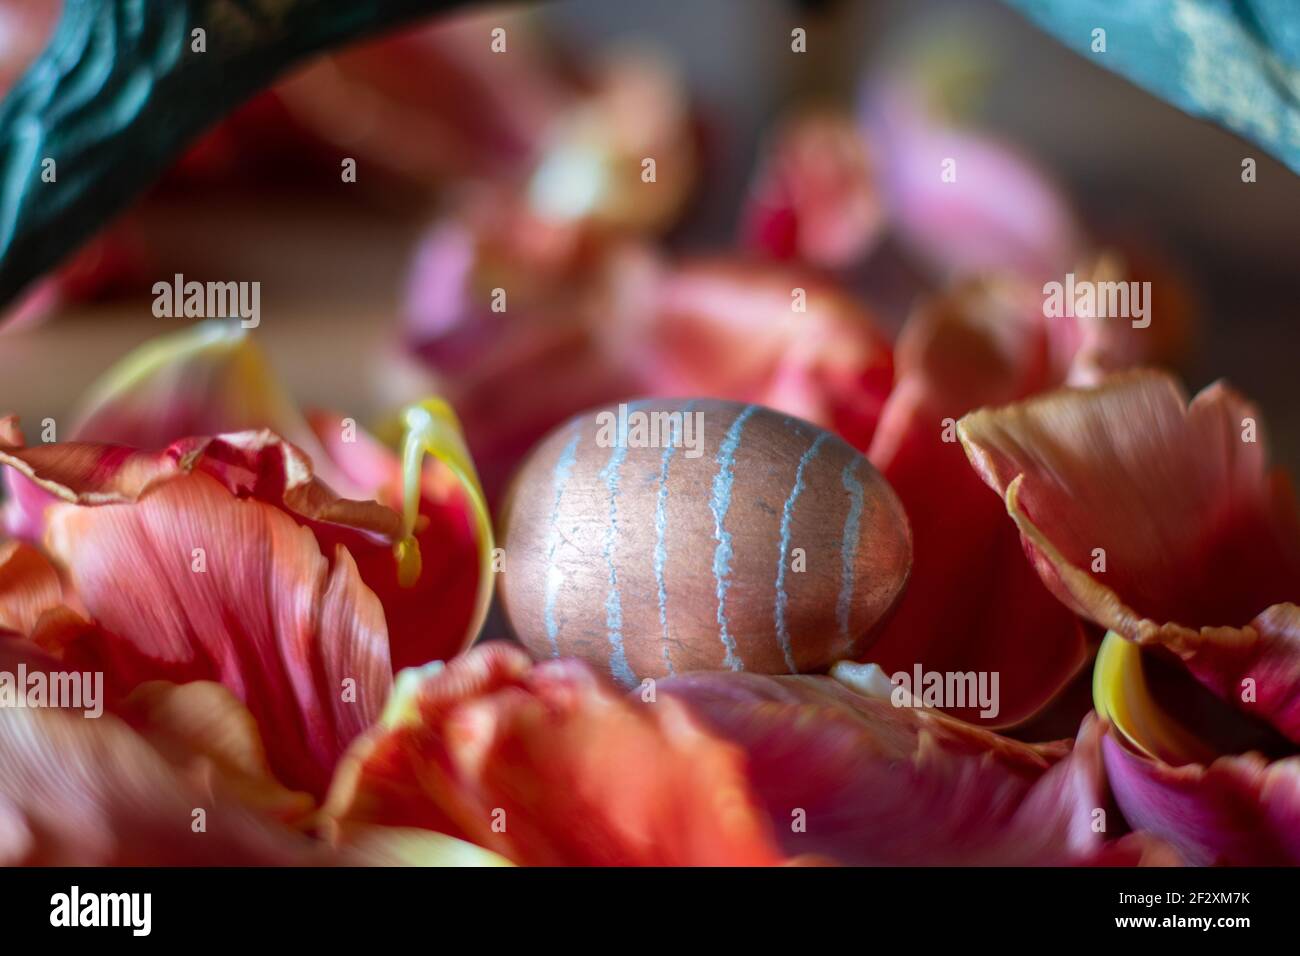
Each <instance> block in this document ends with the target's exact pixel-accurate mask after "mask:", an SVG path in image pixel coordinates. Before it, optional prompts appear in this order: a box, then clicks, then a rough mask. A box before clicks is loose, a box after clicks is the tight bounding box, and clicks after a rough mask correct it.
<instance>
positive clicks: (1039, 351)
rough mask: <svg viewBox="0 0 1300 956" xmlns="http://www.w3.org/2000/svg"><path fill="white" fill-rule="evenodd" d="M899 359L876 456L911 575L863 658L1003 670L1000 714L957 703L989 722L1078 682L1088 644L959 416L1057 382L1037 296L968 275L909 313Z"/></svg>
mask: <svg viewBox="0 0 1300 956" xmlns="http://www.w3.org/2000/svg"><path fill="white" fill-rule="evenodd" d="M898 368H899V383H898V385H897V386H896V387H895V389H894V390H893V392H892V393H891V394H890V396H889V400H888V403H887V404H886V406H885V411H884V416H883V418H882V419H881V423H880V427H879V429H878V430H877V432H876V435H875V438H874V440H873V442H872V444H871V447H870V450H869V452H868V457H869V458H870V459H871V461H872V463H873V464H874V465H875V466H876V467H877V468H879V469H880V471H881V473H882V474H884V476H885V477H886V478H887V479H888V480H889V483H890V484H891V485H892V486H893V488H894V489H895V490H896V491H897V492H898V495H899V498H900V499H902V502H903V506H904V508H905V509H906V510H907V514H908V519H909V520H910V522H911V525H912V536H913V564H912V576H911V579H910V580H909V583H908V588H907V591H906V592H905V593H904V594H903V598H902V600H901V601H900V603H899V607H898V609H897V610H896V611H895V612H894V615H893V617H892V618H890V620H889V621H888V622H887V623H886V625H885V627H884V629H883V631H882V633H881V636H880V638H879V639H878V641H877V642H876V643H875V644H873V645H872V647H871V648H870V650H869V651H868V653H867V654H866V655H865V657H866V659H869V660H871V661H874V662H876V663H878V664H880V665H881V667H883V668H884V670H885V671H886V672H887V673H894V672H895V671H899V670H903V671H907V672H909V673H910V672H911V671H912V668H913V666H914V665H915V664H917V663H920V664H921V665H922V666H923V667H924V668H925V669H927V670H932V671H947V672H966V671H977V672H997V673H998V674H999V675H1000V677H999V681H1000V690H1001V698H1002V699H1001V708H1000V712H999V713H998V715H997V716H996V717H995V718H992V719H987V718H981V717H980V716H979V711H978V708H966V709H964V710H960V711H954V713H956V714H957V715H958V716H960V717H962V718H964V719H966V720H969V721H971V722H974V723H980V724H988V725H991V726H1008V725H1011V724H1015V723H1019V722H1020V721H1022V720H1024V719H1026V718H1028V717H1029V716H1031V715H1032V714H1034V713H1035V712H1036V711H1038V710H1039V709H1040V708H1041V707H1042V706H1043V705H1044V704H1045V703H1047V702H1048V701H1050V700H1051V699H1052V698H1053V696H1055V694H1056V693H1057V692H1058V691H1059V690H1060V689H1061V688H1063V687H1064V686H1065V685H1066V684H1067V683H1068V682H1069V681H1070V679H1071V677H1072V676H1073V675H1074V674H1076V673H1077V672H1078V671H1079V669H1080V668H1081V667H1082V666H1083V665H1084V663H1085V662H1086V660H1087V658H1088V649H1087V646H1086V642H1085V639H1084V634H1083V632H1082V630H1081V628H1080V625H1079V622H1078V620H1077V619H1076V617H1075V616H1074V615H1073V614H1072V613H1071V612H1070V611H1069V610H1068V609H1067V608H1065V607H1063V606H1062V605H1061V604H1060V602H1059V601H1057V600H1056V599H1055V598H1054V597H1053V596H1052V595H1051V594H1050V593H1049V592H1048V591H1047V590H1046V589H1045V588H1044V587H1043V585H1042V584H1041V583H1040V582H1039V581H1038V580H1037V576H1036V575H1035V573H1034V570H1033V568H1032V567H1031V566H1030V565H1029V564H1028V563H1027V562H1026V561H1025V559H1024V556H1023V554H1022V552H1021V548H1020V544H1019V541H1018V540H1017V536H1016V534H1015V531H1014V529H1012V528H1011V527H1009V523H1008V522H1007V520H1006V517H1005V515H1004V514H1003V509H1002V508H1001V507H1000V505H999V504H998V502H997V500H996V499H994V498H992V496H990V495H988V493H987V490H986V489H985V488H984V487H982V486H981V484H980V482H979V480H978V477H977V476H976V475H974V474H972V473H971V471H970V469H969V467H968V466H967V464H966V462H965V460H964V457H963V455H962V452H961V446H960V445H959V444H958V443H957V442H956V440H955V437H956V436H955V432H954V423H955V422H956V420H957V419H958V418H960V417H961V416H962V415H963V414H965V413H966V412H967V411H969V410H970V409H972V408H975V407H978V406H980V405H984V404H989V403H993V402H1005V401H1010V400H1011V399H1013V398H1017V397H1023V396H1024V395H1028V394H1032V393H1033V392H1035V391H1038V390H1039V389H1041V388H1044V387H1046V386H1047V385H1049V384H1050V383H1051V382H1052V381H1053V379H1054V375H1055V374H1056V373H1055V369H1056V368H1057V363H1056V361H1055V360H1054V357H1053V343H1052V340H1051V339H1050V338H1049V335H1048V330H1047V329H1046V327H1045V326H1044V324H1043V321H1042V309H1041V303H1039V302H1038V301H1037V300H1036V298H1035V297H1034V296H1033V295H1032V293H1030V292H1027V291H1026V290H1025V289H1024V287H1023V286H1020V285H1018V284H1012V283H995V282H986V283H968V284H965V285H962V286H959V287H957V288H955V289H954V290H952V291H951V292H950V293H948V294H946V295H945V296H943V297H940V298H938V299H935V300H932V301H930V302H928V303H925V304H923V305H922V306H920V307H919V308H918V309H917V311H916V312H914V313H913V315H912V316H911V317H910V318H909V319H908V322H907V325H906V326H905V327H904V329H903V334H902V336H901V337H900V340H899V343H898ZM1080 717H1082V712H1080V713H1078V714H1075V715H1073V719H1072V720H1071V721H1070V725H1071V726H1074V725H1075V723H1076V722H1077V720H1078V719H1079V718H1080Z"/></svg>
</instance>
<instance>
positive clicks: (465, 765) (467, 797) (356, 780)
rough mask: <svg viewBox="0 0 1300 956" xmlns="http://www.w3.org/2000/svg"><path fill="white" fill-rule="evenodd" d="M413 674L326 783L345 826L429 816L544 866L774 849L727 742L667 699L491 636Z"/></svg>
mask: <svg viewBox="0 0 1300 956" xmlns="http://www.w3.org/2000/svg"><path fill="white" fill-rule="evenodd" d="M412 673H413V672H412ZM412 679H413V680H415V683H414V684H413V685H411V686H410V687H409V688H408V690H407V692H406V693H403V692H402V691H399V692H398V693H397V694H396V695H395V697H394V700H393V703H392V705H391V706H390V715H389V719H388V723H389V726H387V727H386V728H382V729H380V730H378V731H376V733H374V734H372V735H371V736H370V737H369V738H368V739H366V740H364V741H363V742H362V743H361V744H359V745H358V748H357V749H356V750H354V752H353V756H352V759H353V761H354V762H353V765H352V766H351V768H350V769H349V771H348V772H347V773H344V774H341V776H340V780H339V782H338V783H337V784H336V788H335V792H334V793H333V794H332V797H331V800H330V801H329V804H328V806H327V809H330V810H332V812H333V814H334V816H335V818H336V819H338V820H339V821H340V825H341V826H343V827H344V828H345V829H346V827H347V826H348V825H350V824H355V823H356V822H367V823H373V822H381V823H386V824H388V825H408V826H409V825H417V826H418V825H423V826H431V827H435V828H438V829H445V830H450V831H451V832H453V833H457V834H460V835H464V836H467V837H468V838H469V839H471V840H472V841H474V842H475V843H479V844H481V845H483V846H485V847H487V848H488V849H491V850H493V851H495V852H497V853H500V854H501V855H503V856H505V857H507V858H508V859H511V860H513V861H515V862H517V863H532V864H544V865H560V864H587V865H600V864H624V865H631V864H649V865H656V864H657V865H681V864H702V865H743V864H767V863H776V862H780V861H781V860H782V858H781V856H780V855H779V854H778V853H777V852H776V850H775V847H774V845H773V843H772V838H771V834H770V832H769V830H768V828H767V825H766V822H765V821H764V820H763V818H762V815H761V814H760V813H759V811H758V809H757V808H756V807H755V805H754V804H753V802H752V799H751V798H750V795H749V792H748V789H747V787H746V782H745V778H744V773H743V757H742V755H741V754H740V752H739V751H737V750H736V749H735V748H733V747H731V746H728V745H726V744H723V743H721V742H719V741H717V740H716V739H714V738H713V737H711V736H710V735H709V734H707V733H705V732H704V731H703V730H701V729H700V727H699V726H698V725H697V724H696V723H695V722H694V721H693V720H692V719H690V718H689V717H688V716H687V714H686V712H685V710H684V709H683V708H682V707H681V706H680V705H678V704H677V703H675V702H673V701H670V700H662V701H660V702H659V703H657V704H655V705H654V706H653V707H651V708H649V709H639V708H637V707H636V706H635V705H634V704H631V703H630V702H628V701H627V700H626V699H625V698H623V697H621V696H619V695H618V694H616V693H615V692H614V690H613V689H612V688H609V687H607V686H605V685H603V684H601V683H600V682H599V680H598V679H597V678H596V677H595V675H593V674H592V673H591V672H590V671H589V670H588V669H587V668H585V667H584V666H582V665H580V664H578V663H576V662H573V661H556V662H548V663H545V664H540V665H536V666H532V665H531V664H530V662H529V661H528V658H527V656H526V655H525V654H524V653H523V652H522V651H521V650H519V649H517V648H515V647H511V646H506V645H500V644H489V645H485V646H483V647H480V648H476V649H474V650H472V651H470V652H469V653H468V654H466V655H463V656H462V657H459V658H457V659H455V660H453V661H452V662H450V663H449V664H448V665H447V666H446V668H445V669H443V670H440V671H437V672H433V673H425V674H424V675H422V677H421V678H418V679H417V678H414V677H413V678H412Z"/></svg>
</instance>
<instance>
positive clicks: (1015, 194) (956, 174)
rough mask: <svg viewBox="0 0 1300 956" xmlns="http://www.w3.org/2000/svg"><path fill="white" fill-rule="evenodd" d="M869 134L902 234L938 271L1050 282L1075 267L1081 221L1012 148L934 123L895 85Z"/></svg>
mask: <svg viewBox="0 0 1300 956" xmlns="http://www.w3.org/2000/svg"><path fill="white" fill-rule="evenodd" d="M866 128H867V130H868V136H869V139H870V142H871V143H872V146H873V149H874V151H875V152H876V154H877V155H878V156H879V157H880V159H879V166H880V169H881V171H882V173H881V191H882V193H883V195H884V197H885V202H886V207H887V210H888V214H889V216H890V219H891V221H892V223H893V225H894V227H895V228H896V229H897V230H898V232H899V234H900V235H901V236H902V237H903V239H904V240H905V241H906V242H907V243H908V245H909V246H910V247H911V248H912V249H914V250H915V251H916V252H918V253H919V254H920V255H921V256H922V257H924V258H925V259H926V260H927V261H928V262H930V263H931V264H932V265H933V266H934V267H935V268H937V269H938V270H940V271H942V272H943V273H945V274H948V275H969V274H972V273H981V272H990V271H1009V272H1015V273H1017V274H1019V275H1022V276H1025V277H1026V278H1028V279H1031V280H1038V281H1043V280H1045V279H1048V278H1052V277H1054V276H1060V275H1063V274H1064V273H1065V272H1066V271H1067V270H1068V269H1069V268H1070V267H1071V266H1072V265H1073V264H1074V261H1075V259H1076V257H1077V255H1078V247H1079V244H1080V233H1079V228H1078V225H1077V224H1076V222H1075V219H1074V216H1073V213H1072V212H1071V210H1070V208H1069V206H1068V205H1067V203H1066V201H1065V199H1064V198H1063V196H1062V194H1061V192H1060V190H1059V189H1058V187H1057V186H1056V185H1055V184H1054V183H1052V182H1051V181H1050V180H1049V179H1048V178H1047V176H1046V175H1045V174H1044V173H1042V172H1041V171H1040V170H1038V169H1037V168H1036V167H1035V166H1034V165H1033V164H1032V163H1030V162H1029V161H1028V160H1027V159H1026V158H1024V157H1022V156H1020V155H1018V154H1017V153H1016V152H1015V150H1013V149H1012V148H1011V146H1010V145H1007V144H1003V143H1000V142H997V141H996V140H993V139H991V138H989V137H986V136H982V135H980V134H978V133H976V132H972V131H970V130H967V129H961V128H958V127H956V126H951V125H946V124H945V123H943V122H941V121H939V120H937V119H935V118H934V117H932V116H930V115H928V114H927V111H926V107H925V106H924V105H923V103H922V97H920V96H919V95H918V92H917V91H916V90H911V89H908V88H906V87H905V86H903V85H900V84H897V83H894V84H890V85H885V86H881V87H880V88H879V89H877V90H875V91H874V92H873V94H872V97H871V100H870V101H869V103H868V104H867V116H866ZM946 164H951V165H950V166H948V165H946Z"/></svg>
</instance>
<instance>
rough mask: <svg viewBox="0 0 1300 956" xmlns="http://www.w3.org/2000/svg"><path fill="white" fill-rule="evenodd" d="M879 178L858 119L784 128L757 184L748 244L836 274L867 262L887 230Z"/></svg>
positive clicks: (814, 119)
mask: <svg viewBox="0 0 1300 956" xmlns="http://www.w3.org/2000/svg"><path fill="white" fill-rule="evenodd" d="M875 175H876V174H875V169H874V167H873V161H872V157H871V156H870V154H869V152H868V149H867V144H866V141H865V139H864V138H863V136H862V133H861V131H860V130H859V129H858V126H857V124H856V123H855V122H854V121H853V119H852V117H850V116H847V115H844V116H841V115H838V114H834V113H812V114H807V115H803V116H800V117H798V118H797V119H795V120H793V121H791V122H789V123H787V124H785V125H784V126H783V127H781V128H780V129H779V130H778V131H777V133H776V136H775V137H774V140H773V142H772V143H771V144H769V146H768V148H767V152H766V156H765V158H764V160H763V163H762V166H761V167H760V169H759V170H758V174H757V176H756V179H755V182H754V183H753V184H752V185H751V186H750V197H749V206H748V209H747V210H746V215H745V224H744V232H745V236H746V238H747V240H748V242H749V244H750V245H752V246H753V247H755V248H757V249H759V250H761V251H763V252H765V253H767V254H768V255H770V256H772V257H773V258H776V259H781V260H787V259H796V260H801V261H803V262H806V263H809V264H810V265H815V266H820V267H823V268H829V269H836V268H843V267H846V266H850V265H852V264H853V263H855V262H857V261H860V260H861V259H863V258H865V257H866V255H867V253H868V252H869V251H870V249H871V247H872V245H873V244H874V243H875V241H876V239H877V237H878V236H879V234H880V231H881V229H882V227H883V218H884V217H883V212H882V209H881V200H880V196H879V194H878V192H877V189H876V180H875Z"/></svg>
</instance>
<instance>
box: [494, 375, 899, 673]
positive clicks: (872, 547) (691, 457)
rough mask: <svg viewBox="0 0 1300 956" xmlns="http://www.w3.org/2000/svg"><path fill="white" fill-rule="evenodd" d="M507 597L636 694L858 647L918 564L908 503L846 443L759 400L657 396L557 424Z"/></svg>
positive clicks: (542, 633) (525, 487)
mask: <svg viewBox="0 0 1300 956" xmlns="http://www.w3.org/2000/svg"><path fill="white" fill-rule="evenodd" d="M501 532H502V539H503V541H502V543H503V546H504V548H505V562H504V568H503V571H502V573H501V576H500V578H499V582H500V588H501V590H500V593H501V599H502V605H503V607H504V609H505V613H506V616H507V618H508V619H509V621H510V624H511V626H512V627H513V628H514V630H515V633H516V634H517V635H518V637H519V639H520V640H521V641H522V642H523V643H524V645H525V646H526V647H527V648H528V649H529V651H530V652H532V654H533V655H534V656H536V657H558V656H566V657H569V656H572V657H579V658H582V659H584V660H586V661H588V662H589V663H591V664H593V665H595V666H596V667H598V668H600V669H602V670H607V671H608V672H609V673H610V674H611V675H612V676H613V677H614V678H615V679H616V680H618V681H619V682H621V683H623V684H625V685H628V686H631V685H633V684H635V683H637V682H638V681H640V680H643V679H645V678H647V677H663V676H667V675H671V674H674V673H680V672H684V671H690V670H702V669H730V670H749V671H755V672H759V673H765V674H780V673H800V672H815V671H822V670H825V669H826V668H828V667H829V666H830V665H831V664H832V663H834V662H835V661H837V660H841V659H844V658H850V657H854V656H856V655H857V654H858V653H859V652H860V651H862V650H863V649H864V647H865V646H866V645H867V644H868V643H869V640H870V637H871V634H872V631H873V629H874V628H875V627H876V625H877V624H879V623H880V622H881V621H882V620H883V619H884V618H885V616H886V615H888V613H889V612H890V610H891V609H892V608H893V606H894V604H895V603H896V602H897V600H898V598H899V596H900V595H901V593H902V591H903V587H904V585H905V583H906V581H907V576H908V572H909V570H910V568H911V563H912V541H911V531H910V529H909V527H908V523H907V517H906V515H905V514H904V512H903V507H902V504H901V503H900V502H899V500H898V497H897V496H896V495H895V494H894V491H893V489H892V488H890V487H889V484H888V483H887V482H886V481H885V479H884V478H882V477H881V476H880V474H879V473H878V472H877V471H876V470H875V469H874V468H872V466H871V464H870V463H869V462H868V461H867V460H866V458H864V457H863V456H862V455H860V454H859V453H858V452H857V451H855V450H854V449H853V448H852V447H851V446H850V445H848V444H847V443H846V442H844V441H843V440H842V439H840V438H838V437H836V436H834V435H832V434H830V433H829V432H826V431H824V430H822V429H820V428H818V427H816V426H814V425H811V424H809V423H808V422H805V421H801V420H799V419H797V418H792V417H790V416H789V415H784V414H781V413H780V412H775V411H772V410H771V409H767V408H763V407H761V406H757V405H744V404H738V403H735V402H724V401H717V400H712V399H698V400H693V401H685V400H662V401H661V400H647V401H643V402H633V403H629V404H625V405H620V406H611V407H609V408H605V409H600V410H597V411H592V412H588V413H585V414H582V415H579V416H577V417H575V418H573V419H571V420H570V421H569V422H567V423H566V424H564V425H562V426H560V427H559V428H558V429H556V430H555V431H554V432H553V433H551V434H550V435H549V436H548V437H547V438H546V439H545V440H544V441H542V443H541V444H540V445H538V447H537V448H536V449H535V450H534V451H533V453H532V454H531V455H530V456H529V458H528V460H527V461H526V462H525V463H524V465H523V466H522V468H521V470H520V472H519V474H518V475H517V476H516V479H515V482H514V485H513V487H512V490H511V492H510V494H509V496H508V498H507V501H506V504H505V508H504V510H503V513H502V528H501Z"/></svg>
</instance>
